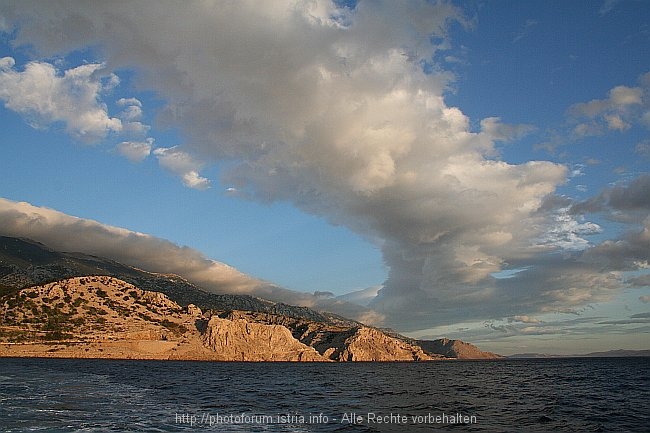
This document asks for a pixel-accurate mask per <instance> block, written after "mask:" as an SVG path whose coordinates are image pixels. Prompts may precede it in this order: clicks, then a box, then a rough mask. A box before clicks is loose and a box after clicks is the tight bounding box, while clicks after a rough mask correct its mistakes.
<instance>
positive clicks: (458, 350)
mask: <svg viewBox="0 0 650 433" xmlns="http://www.w3.org/2000/svg"><path fill="white" fill-rule="evenodd" d="M417 344H418V345H419V346H420V347H421V348H422V349H424V350H425V351H426V352H429V353H438V354H441V355H443V356H445V357H447V358H455V359H498V358H502V356H500V355H497V354H496V353H492V352H484V351H482V350H481V349H479V348H478V347H476V346H474V345H473V344H469V343H465V342H464V341H461V340H449V339H447V338H441V339H438V340H417Z"/></svg>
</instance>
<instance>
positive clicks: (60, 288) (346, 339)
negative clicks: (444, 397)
mask: <svg viewBox="0 0 650 433" xmlns="http://www.w3.org/2000/svg"><path fill="white" fill-rule="evenodd" d="M50 292H51V293H50ZM0 296H1V297H0V314H2V316H1V319H2V320H1V321H0V341H3V342H5V343H7V344H8V345H7V344H5V345H4V346H3V349H2V351H0V354H4V355H5V356H9V355H10V354H11V353H13V354H14V356H19V355H18V354H21V355H20V356H29V353H31V352H29V350H36V349H35V348H39V347H40V348H41V349H40V351H38V350H37V352H38V353H40V354H41V355H42V354H43V353H42V349H43V347H47V344H46V343H60V344H63V346H61V347H59V348H58V349H57V350H56V353H55V352H49V351H48V352H46V353H48V354H50V355H49V356H73V357H80V356H88V357H118V358H119V357H125V358H132V357H136V358H138V357H144V358H151V357H153V358H155V359H168V358H171V359H215V360H254V361H261V360H287V361H288V360H296V361H297V360H311V361H314V360H321V361H322V360H325V361H421V360H432V359H447V358H458V359H484V358H495V357H498V355H494V354H491V353H489V352H482V351H480V350H479V349H478V348H476V347H475V346H472V345H470V344H468V343H464V342H461V341H457V340H435V341H424V340H414V339H410V338H407V337H405V336H402V335H400V334H398V333H396V332H394V331H390V330H381V329H376V328H372V327H368V326H365V325H363V324H362V323H359V322H356V321H354V320H349V319H346V318H344V317H341V316H338V315H335V314H332V313H327V312H318V311H314V310H312V309H309V308H306V307H297V306H292V305H287V304H282V303H274V302H271V301H267V300H264V299H260V298H257V297H254V296H250V295H232V294H215V293H210V292H207V291H204V290H202V289H201V288H199V287H197V286H195V285H193V284H192V283H190V282H188V281H187V280H185V279H183V278H182V277H179V276H177V275H171V274H159V273H154V272H148V271H144V270H142V269H138V268H136V267H133V266H129V265H125V264H122V263H118V262H115V261H112V260H109V259H105V258H102V257H97V256H93V255H88V254H81V253H72V252H60V251H55V250H52V249H50V248H48V247H47V246H45V245H43V244H40V243H38V242H34V241H32V240H29V239H19V238H11V237H0ZM152 299H153V300H155V302H154V301H152ZM145 307H146V310H147V311H145V310H143V308H145ZM161 311H162V314H163V315H162V317H161V316H160V315H159V314H161ZM153 313H155V314H153ZM156 314H158V315H156ZM107 335H110V336H111V337H110V338H108V340H107V337H106V336H107ZM145 337H146V338H145ZM450 341H451V342H452V343H451V345H450V344H449V342H450ZM109 342H110V344H109ZM172 342H175V343H174V344H176V345H174V344H172ZM39 345H40V346H39ZM43 345H45V346H43ZM80 347H83V348H84V349H83V353H80V352H79V350H77V349H79V348H80ZM170 347H171V348H170ZM30 348H31V349H30ZM128 348H130V349H128ZM19 349H20V350H19ZM100 349H101V350H100ZM154 349H155V351H154V352H151V350H154ZM47 350H49V349H47ZM129 350H130V351H129ZM215 352H216V353H215ZM109 354H110V355H109ZM100 355H101V356H100Z"/></svg>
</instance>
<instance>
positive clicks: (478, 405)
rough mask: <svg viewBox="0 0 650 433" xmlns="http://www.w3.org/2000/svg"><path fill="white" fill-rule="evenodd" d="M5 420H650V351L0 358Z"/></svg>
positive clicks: (504, 427)
mask: <svg viewBox="0 0 650 433" xmlns="http://www.w3.org/2000/svg"><path fill="white" fill-rule="evenodd" d="M0 431H2V432H57V433H58V432H411V431H414V432H420V431H451V432H463V431H471V432H551V431H567V432H568V431H570V432H582V431H587V432H615V431H623V432H648V431H650V358H565V359H511V360H485V361H439V362H420V363H418V362H415V363H331V364H330V363H237V362H191V361H178V362H176V361H121V360H75V359H37V358H5V359H0Z"/></svg>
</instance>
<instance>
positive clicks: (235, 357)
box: [203, 316, 325, 361]
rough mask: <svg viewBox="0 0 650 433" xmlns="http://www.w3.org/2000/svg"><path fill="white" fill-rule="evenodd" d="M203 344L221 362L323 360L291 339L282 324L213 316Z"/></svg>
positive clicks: (289, 332)
mask: <svg viewBox="0 0 650 433" xmlns="http://www.w3.org/2000/svg"><path fill="white" fill-rule="evenodd" d="M203 341H204V343H205V345H206V346H207V347H209V348H210V349H212V350H214V352H215V356H216V357H217V358H220V359H223V360H225V361H325V358H323V357H322V356H321V355H320V354H319V353H318V352H317V351H316V350H315V349H314V348H313V347H309V346H307V345H305V344H303V343H301V342H299V341H298V340H296V339H295V338H293V336H292V335H291V331H289V329H287V328H286V327H284V326H282V325H262V324H259V323H249V322H247V321H246V320H244V319H236V320H228V319H222V318H219V317H217V316H215V317H212V318H211V319H210V321H209V322H208V323H207V327H206V330H205V333H204V336H203Z"/></svg>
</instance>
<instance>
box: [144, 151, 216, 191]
mask: <svg viewBox="0 0 650 433" xmlns="http://www.w3.org/2000/svg"><path fill="white" fill-rule="evenodd" d="M153 154H154V155H155V156H156V157H157V158H158V161H159V163H160V165H161V166H162V167H164V168H166V169H167V170H169V171H171V172H172V173H174V174H176V175H178V176H179V177H180V178H181V180H182V181H183V184H185V186H187V187H189V188H194V189H206V188H209V187H210V180H209V179H207V178H205V177H201V176H200V175H199V172H198V170H199V168H200V167H201V165H202V164H201V163H200V162H198V161H196V160H195V159H194V158H193V157H192V156H191V155H190V154H188V153H186V152H183V151H182V150H180V149H179V148H178V147H177V146H176V147H168V148H165V147H159V148H158V149H155V150H154V151H153Z"/></svg>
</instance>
